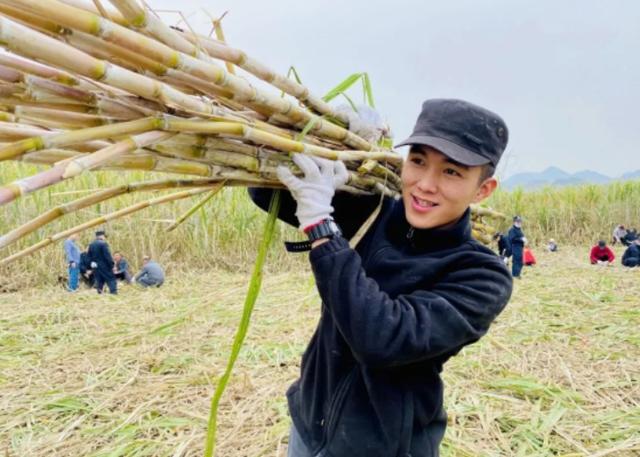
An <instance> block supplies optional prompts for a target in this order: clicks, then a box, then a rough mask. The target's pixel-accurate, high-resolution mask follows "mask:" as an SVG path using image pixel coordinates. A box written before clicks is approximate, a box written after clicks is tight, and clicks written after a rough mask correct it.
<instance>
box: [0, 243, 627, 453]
mask: <svg viewBox="0 0 640 457" xmlns="http://www.w3.org/2000/svg"><path fill="white" fill-rule="evenodd" d="M585 251H586V248H581V249H579V250H577V249H571V250H570V249H566V250H565V251H564V252H563V253H561V254H558V255H551V254H540V255H539V261H540V265H538V266H536V267H534V268H528V269H526V270H525V275H524V279H522V280H520V281H518V282H517V284H516V289H515V294H514V297H513V299H512V301H511V303H510V304H509V306H508V308H507V309H506V310H505V312H504V313H503V314H502V315H501V316H500V317H499V319H498V321H497V323H496V324H495V325H494V327H493V328H492V329H491V332H490V334H489V335H488V336H487V337H485V338H484V339H483V340H482V341H481V342H480V343H479V344H476V345H474V346H472V347H469V348H467V349H465V350H464V351H463V352H462V353H461V354H460V355H459V356H457V357H455V358H454V359H452V360H451V361H450V362H449V363H448V364H447V365H446V366H445V381H446V384H447V387H446V403H447V409H448V412H449V416H450V420H449V423H450V425H449V428H448V430H447V436H446V439H445V443H444V445H443V455H445V456H531V455H535V456H546V455H548V456H551V455H563V456H565V457H568V456H576V457H577V456H587V455H589V456H598V457H602V456H605V455H606V456H632V455H638V454H639V453H640V361H638V357H637V354H638V351H639V346H640V337H639V335H638V330H637V329H638V326H639V325H640V303H639V300H638V296H639V295H640V270H632V271H629V270H625V269H623V268H622V267H620V266H615V267H610V268H599V267H591V266H590V265H586V264H585V262H584V257H585V255H583V253H584V252H585ZM575 252H580V253H581V254H580V256H578V255H577V254H574V253H575ZM564 255H567V256H568V257H566V258H565V257H564ZM247 283H248V275H247V274H231V273H228V272H224V271H191V272H186V273H183V274H178V273H177V272H175V273H174V274H173V275H172V277H171V278H170V279H169V281H168V282H167V283H166V285H165V286H164V287H162V288H160V289H154V290H144V291H143V290H138V289H136V288H134V287H130V286H129V287H123V288H122V290H121V294H120V295H119V296H117V297H110V296H101V297H98V296H96V295H95V294H94V293H93V292H91V291H86V290H85V291H81V292H80V293H77V294H74V295H68V294H67V293H65V292H64V291H62V290H59V289H55V288H43V289H31V290H24V291H20V292H16V293H8V294H2V295H0V308H1V310H2V313H1V314H0V315H1V317H0V391H1V392H2V395H0V453H2V455H7V456H34V457H36V456H45V455H46V456H96V457H97V456H104V457H106V456H197V455H201V454H202V449H203V446H204V432H205V428H206V420H207V414H208V408H209V401H210V397H211V394H212V392H213V385H214V382H215V380H216V378H217V376H219V375H220V374H221V373H222V370H223V369H224V362H225V361H226V356H227V354H228V351H229V348H230V343H231V340H232V338H233V334H234V332H235V327H236V324H237V321H238V319H239V316H240V312H241V304H242V302H243V299H244V294H245V291H246V287H247ZM318 310H319V301H318V298H317V295H316V292H315V288H314V285H313V282H312V279H311V275H310V273H309V271H308V270H306V271H305V269H303V268H300V269H298V270H297V271H295V272H290V273H275V272H274V273H272V274H267V275H266V278H265V282H264V285H263V293H262V295H261V296H260V298H259V300H258V303H257V306H256V310H255V314H254V317H253V323H252V326H251V329H250V331H249V335H248V339H247V343H246V346H245V347H244V349H243V351H242V354H241V358H240V360H239V363H238V366H237V368H236V371H235V373H234V375H233V377H232V380H231V383H230V386H229V388H228V390H227V392H226V394H225V397H224V399H223V403H222V405H221V414H220V419H219V424H220V434H219V447H218V450H217V453H218V455H220V456H225V457H226V456H251V457H254V456H284V455H285V449H286V438H287V434H288V428H289V420H288V417H287V412H286V404H285V400H284V392H285V390H286V387H287V385H288V384H289V383H290V382H291V381H292V380H293V379H295V377H296V374H297V370H298V363H299V358H300V355H301V353H302V351H303V350H304V347H305V344H306V342H307V341H308V339H309V338H310V336H311V333H312V331H313V328H314V325H315V323H316V321H317V318H318Z"/></svg>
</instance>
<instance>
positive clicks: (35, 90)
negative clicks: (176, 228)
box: [0, 0, 401, 261]
mask: <svg viewBox="0 0 640 457" xmlns="http://www.w3.org/2000/svg"><path fill="white" fill-rule="evenodd" d="M111 3H112V4H113V6H114V7H115V9H114V8H111V7H109V8H106V7H105V5H103V4H102V3H101V2H100V1H96V0H94V1H93V2H91V1H89V0H0V42H1V43H2V46H3V47H4V48H5V50H6V52H3V53H0V161H1V160H19V161H25V162H31V163H37V164H46V165H50V166H51V168H50V169H47V170H46V171H43V172H41V173H37V174H35V175H33V176H29V177H25V178H24V179H20V180H18V181H16V182H13V183H5V184H3V185H0V205H3V204H6V203H8V202H10V201H12V200H14V199H16V198H18V197H20V196H22V195H24V194H27V193H29V192H33V191H35V190H38V189H42V188H44V187H46V186H51V185H53V184H55V183H58V182H60V181H62V180H66V179H72V178H74V177H77V176H79V175H81V174H82V173H84V172H87V171H91V170H99V169H110V170H113V169H115V170H150V171H159V172H164V173H177V174H181V175H192V176H197V177H200V178H207V179H206V181H202V180H192V183H191V184H190V183H189V182H187V181H188V180H183V181H182V185H190V186H191V187H196V190H195V191H193V192H191V193H189V194H184V193H181V194H180V196H181V198H185V196H190V195H192V194H194V193H198V192H199V191H200V190H198V189H206V188H207V187H210V186H214V185H215V186H217V185H219V183H221V182H224V183H225V184H226V185H245V186H271V187H280V186H281V185H280V183H279V181H278V179H277V177H276V175H275V169H276V167H277V166H278V165H281V164H283V163H284V164H289V166H290V167H292V168H294V169H295V168H296V167H295V166H294V165H293V164H292V163H291V155H292V154H309V155H313V156H318V157H323V158H328V159H332V160H343V161H344V162H345V163H346V164H347V167H348V169H349V170H350V179H349V182H348V183H347V185H346V186H345V190H347V191H350V192H354V193H384V194H387V195H397V193H398V191H399V188H400V179H399V177H398V173H399V167H400V165H401V158H400V156H399V155H398V154H396V153H394V152H393V151H392V150H390V149H388V144H389V141H388V140H389V138H387V135H388V132H389V130H388V128H387V127H386V126H385V125H384V123H378V124H377V125H373V126H371V125H369V126H367V127H368V128H365V129H362V128H361V127H358V128H357V129H354V127H355V122H354V118H355V119H357V116H355V117H354V116H353V115H352V114H353V111H352V112H349V110H346V111H345V110H344V109H336V108H334V107H333V106H332V105H330V104H329V103H328V101H330V100H331V99H332V98H333V97H335V96H336V95H337V94H338V92H335V91H333V92H332V93H330V94H328V95H327V96H325V97H323V98H321V97H318V96H315V95H313V94H312V93H311V92H310V91H309V90H308V89H307V88H306V87H304V86H303V85H302V84H301V83H300V82H298V81H294V80H292V79H289V78H288V77H285V76H283V75H280V74H278V73H276V72H274V71H272V70H270V69H269V68H268V67H267V66H266V65H264V64H262V63H261V62H258V61H256V60H255V59H253V58H252V57H250V56H249V55H247V54H246V53H245V52H243V51H241V50H238V49H234V48H232V47H231V46H228V45H227V44H226V43H224V42H223V41H219V40H216V39H213V38H210V37H208V36H203V35H199V34H196V33H194V32H191V31H183V30H180V29H176V28H172V27H169V26H168V25H166V24H165V23H163V22H162V21H161V20H160V19H159V18H158V17H157V16H156V15H154V14H151V13H150V12H149V11H148V9H147V8H146V7H144V6H141V5H140V4H139V3H138V0H111ZM236 67H238V68H240V69H242V71H244V72H245V73H244V75H243V76H240V75H239V74H238V73H239V71H238V72H236ZM251 78H258V79H260V80H262V81H265V82H267V83H269V84H270V85H271V86H273V88H274V89H277V90H278V92H276V91H273V92H270V91H269V90H267V89H263V88H261V87H258V86H257V85H255V84H254V83H252V82H251ZM352 79H353V78H352ZM365 82H366V83H367V85H368V80H365ZM279 92H280V93H279ZM368 101H369V103H370V104H371V105H372V104H373V99H372V97H371V94H370V91H369V97H368ZM350 103H351V102H350ZM354 109H355V106H354ZM354 130H355V132H354ZM143 187H144V186H143ZM152 187H153V188H154V189H161V188H163V187H162V185H161V184H158V183H155V184H154V185H153V186H152ZM167 187H168V188H170V187H174V185H173V184H172V183H171V181H168V182H167ZM117 195H120V193H115V194H113V195H112V194H110V193H109V192H106V194H105V191H101V193H99V195H96V199H91V198H89V199H88V200H86V202H89V203H96V202H98V201H101V200H100V199H106V198H113V197H115V196H117ZM98 197H99V198H100V199H98ZM176 197H178V196H176ZM170 200H171V199H168V200H167V201H170ZM76 206H77V205H76V203H75V202H71V203H69V205H67V209H66V211H70V210H71V209H70V208H74V207H76ZM127 214H128V213H127ZM39 221H40V222H39V223H34V222H33V221H30V222H29V223H27V224H25V225H23V226H22V227H19V228H18V229H16V230H14V231H13V232H12V233H10V234H8V235H5V236H4V237H2V238H0V247H4V246H7V245H8V244H9V243H11V242H14V241H16V240H17V239H19V238H20V237H22V236H24V235H26V234H27V233H30V232H32V231H34V230H36V229H37V228H39V227H41V226H42V225H43V224H44V223H47V222H48V221H49V219H46V218H42V217H41V218H39ZM94 225H95V224H88V226H94ZM88 226H84V228H88ZM64 235H68V233H67V232H65V233H64V234H61V235H60V236H58V237H56V239H61V238H62V237H63V236H64ZM30 252H32V251H30ZM18 257H19V256H18ZM15 258H17V257H16V256H13V257H12V258H11V259H15ZM6 260H8V259H5V261H6Z"/></svg>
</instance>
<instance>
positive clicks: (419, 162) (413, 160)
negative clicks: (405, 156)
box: [409, 157, 424, 165]
mask: <svg viewBox="0 0 640 457" xmlns="http://www.w3.org/2000/svg"><path fill="white" fill-rule="evenodd" d="M409 160H410V161H411V163H415V164H416V165H422V164H423V163H424V159H423V158H422V157H411V158H409Z"/></svg>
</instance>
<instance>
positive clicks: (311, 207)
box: [277, 154, 349, 230]
mask: <svg viewBox="0 0 640 457" xmlns="http://www.w3.org/2000/svg"><path fill="white" fill-rule="evenodd" d="M293 161H294V163H295V164H296V165H298V167H300V170H302V172H303V173H304V177H303V178H297V177H295V176H294V175H293V173H291V170H289V169H288V168H287V167H285V166H279V167H278V169H277V174H278V178H279V179H280V181H282V184H284V185H285V186H287V188H288V189H289V190H290V191H291V195H293V198H294V199H295V200H296V203H297V205H298V206H297V208H296V217H297V218H298V221H299V222H300V229H301V230H304V229H305V228H307V227H309V226H311V225H314V224H317V223H318V222H320V221H322V220H323V219H330V218H331V213H333V206H331V200H333V195H334V194H335V190H336V188H337V187H339V186H341V185H343V184H345V183H346V182H347V180H348V179H349V173H348V172H347V167H345V166H344V163H342V162H340V161H333V160H327V159H320V158H318V157H311V156H307V155H304V154H295V155H294V156H293Z"/></svg>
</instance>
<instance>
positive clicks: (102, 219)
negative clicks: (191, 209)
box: [0, 188, 209, 266]
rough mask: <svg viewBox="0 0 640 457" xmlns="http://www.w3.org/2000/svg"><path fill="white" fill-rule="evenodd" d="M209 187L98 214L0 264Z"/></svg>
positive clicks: (5, 259)
mask: <svg viewBox="0 0 640 457" xmlns="http://www.w3.org/2000/svg"><path fill="white" fill-rule="evenodd" d="M208 190H209V189H208V188H204V189H203V188H197V189H192V190H186V191H181V192H177V193H174V194H170V195H164V196H162V197H157V198H153V199H151V200H148V201H145V202H140V203H136V204H135V205H131V206H128V207H126V208H123V209H121V210H118V211H114V212H113V213H109V214H106V215H104V216H100V217H97V218H95V219H92V220H90V221H88V222H85V223H83V224H80V225H77V226H75V227H72V228H70V229H68V230H65V231H63V232H59V233H56V234H55V235H52V236H50V237H48V238H45V239H44V240H42V241H40V242H39V243H36V244H34V245H32V246H30V247H28V248H26V249H23V250H22V251H20V252H17V253H15V254H13V255H11V256H9V257H5V258H4V259H2V260H0V266H4V265H7V264H9V263H11V262H13V261H15V260H18V259H19V258H21V257H24V256H26V255H29V254H33V253H34V252H36V251H39V250H40V249H42V248H45V247H47V246H49V245H50V244H52V243H55V242H56V241H60V240H63V239H65V238H68V237H69V236H70V235H73V234H74V233H80V232H82V231H84V230H87V229H90V228H92V227H95V226H98V225H102V224H106V223H107V222H109V221H112V220H115V219H119V218H121V217H124V216H128V215H129V214H132V213H135V212H137V211H140V210H143V209H145V208H149V207H151V206H157V205H161V204H163V203H168V202H172V201H176V200H180V199H183V198H188V197H192V196H194V195H199V194H201V193H203V192H207V191H208Z"/></svg>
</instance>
